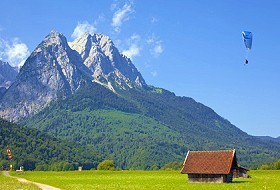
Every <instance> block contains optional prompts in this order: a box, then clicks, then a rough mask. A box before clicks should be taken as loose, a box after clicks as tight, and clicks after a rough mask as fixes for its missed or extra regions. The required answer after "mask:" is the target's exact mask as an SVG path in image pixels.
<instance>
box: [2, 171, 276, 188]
mask: <svg viewBox="0 0 280 190" xmlns="http://www.w3.org/2000/svg"><path fill="white" fill-rule="evenodd" d="M11 175H12V176H16V177H21V178H25V179H28V180H30V181H35V182H40V183H45V184H48V185H52V186H54V187H59V188H61V189H65V190H67V189H69V190H74V189H75V190H81V189H84V190H87V189H96V190H103V189H104V190H105V189H106V190H111V189H127V190H128V189H129V190H137V189H153V190H157V189H162V190H166V189H176V190H181V189H182V190H186V189H188V190H189V189H222V190H226V189H230V190H231V189H279V187H280V180H279V179H280V171H279V170H257V171H256V170H255V171H250V172H249V175H250V178H246V179H245V178H238V179H234V180H233V183H228V184H213V183H211V184H210V183H202V184H189V183H187V175H184V174H180V172H179V171H81V172H78V171H72V172H39V171H36V172H35V171H32V172H31V171H28V172H25V173H17V172H12V173H11ZM0 180H1V185H0V189H4V188H3V187H6V186H5V184H7V185H12V187H11V188H10V189H18V184H20V183H19V182H15V180H14V179H7V178H6V177H4V176H3V175H2V176H1V177H0ZM4 181H5V182H4ZM2 182H4V183H2ZM13 185H14V186H13ZM20 189H35V188H34V186H30V187H28V186H22V187H21V188H20Z"/></svg>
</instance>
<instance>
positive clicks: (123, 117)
mask: <svg viewBox="0 0 280 190" xmlns="http://www.w3.org/2000/svg"><path fill="white" fill-rule="evenodd" d="M23 123H24V124H25V125H26V126H27V127H35V128H37V129H40V130H42V131H45V132H48V133H49V134H51V135H54V136H56V137H58V138H63V139H70V140H72V141H77V142H81V143H82V144H84V145H90V146H93V147H95V148H96V149H97V150H99V151H100V152H101V153H105V154H107V155H110V158H113V159H114V160H115V161H116V163H117V166H118V167H120V168H122V169H128V168H137V169H149V168H150V167H151V166H157V167H161V166H163V165H164V164H166V163H168V162H171V161H182V160H183V159H184V157H185V154H186V151H187V149H188V150H211V149H236V150H237V157H238V159H239V162H240V164H242V165H243V166H250V167H253V166H257V165H259V164H260V163H264V162H266V161H267V160H271V161H272V160H275V159H277V158H278V157H279V150H280V144H279V143H272V142H263V141H261V140H258V139H257V138H255V137H252V136H250V135H248V134H246V133H244V132H243V131H241V130H240V129H238V128H236V127H235V126H233V125H232V124H231V123H230V122H229V121H227V120H225V119H223V118H222V117H220V116H219V115H217V114H216V113H215V112H214V111H213V110H212V109H210V108H208V107H206V106H204V105H203V104H200V103H197V102H195V101H194V100H193V99H191V98H186V97H177V96H175V95H174V94H173V93H170V92H168V91H166V90H164V89H161V90H159V89H156V88H154V87H150V90H149V91H146V90H145V91H141V90H131V91H130V92H128V93H127V94H126V95H122V96H118V95H116V94H115V93H113V92H112V91H110V90H108V89H106V88H105V87H103V86H101V85H99V84H92V85H90V86H86V87H84V88H81V89H80V90H79V91H78V92H77V93H76V94H74V95H72V96H71V97H69V98H67V99H65V100H63V101H58V102H56V103H53V104H52V105H51V106H50V107H48V108H46V109H44V110H43V111H42V112H41V113H39V114H37V115H36V116H34V117H32V118H30V119H28V120H26V121H23Z"/></svg>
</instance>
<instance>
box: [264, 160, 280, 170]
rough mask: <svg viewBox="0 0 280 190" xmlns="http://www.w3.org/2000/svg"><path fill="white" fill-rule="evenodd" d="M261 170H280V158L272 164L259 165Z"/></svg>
mask: <svg viewBox="0 0 280 190" xmlns="http://www.w3.org/2000/svg"><path fill="white" fill-rule="evenodd" d="M259 169H260V170H280V160H277V161H275V162H273V163H271V164H263V165H260V166H259Z"/></svg>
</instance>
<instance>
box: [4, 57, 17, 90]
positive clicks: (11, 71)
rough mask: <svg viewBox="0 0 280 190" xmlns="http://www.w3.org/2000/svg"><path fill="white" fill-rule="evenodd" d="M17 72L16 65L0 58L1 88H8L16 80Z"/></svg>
mask: <svg viewBox="0 0 280 190" xmlns="http://www.w3.org/2000/svg"><path fill="white" fill-rule="evenodd" d="M17 74H18V72H17V70H16V69H15V68H14V67H12V66H11V65H9V63H7V62H3V61H1V60H0V88H1V87H4V88H8V87H9V86H10V85H11V84H12V83H13V82H14V81H15V79H16V76H17Z"/></svg>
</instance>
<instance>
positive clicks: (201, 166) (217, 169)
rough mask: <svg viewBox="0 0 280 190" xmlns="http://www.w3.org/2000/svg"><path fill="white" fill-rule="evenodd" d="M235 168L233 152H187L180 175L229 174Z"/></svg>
mask: <svg viewBox="0 0 280 190" xmlns="http://www.w3.org/2000/svg"><path fill="white" fill-rule="evenodd" d="M232 167H237V161H236V156H235V150H219V151H189V152H188V154H187V156H186V159H185V162H184V165H183V168H182V170H181V173H188V174H229V173H230V171H231V169H232Z"/></svg>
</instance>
